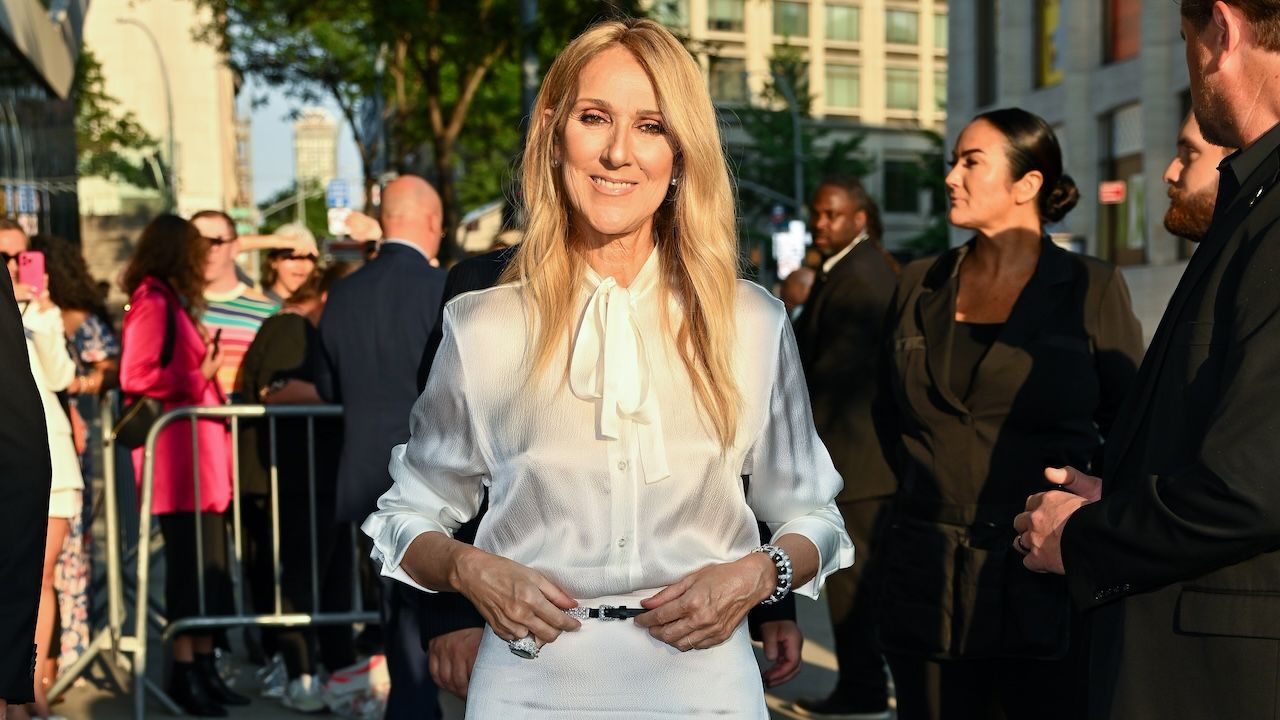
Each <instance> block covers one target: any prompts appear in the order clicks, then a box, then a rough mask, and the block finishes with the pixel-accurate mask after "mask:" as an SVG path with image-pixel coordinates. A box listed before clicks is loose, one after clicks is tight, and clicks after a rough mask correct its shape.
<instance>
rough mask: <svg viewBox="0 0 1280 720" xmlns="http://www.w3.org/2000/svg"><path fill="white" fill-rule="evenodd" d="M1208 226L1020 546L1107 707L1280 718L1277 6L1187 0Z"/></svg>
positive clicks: (1039, 501)
mask: <svg viewBox="0 0 1280 720" xmlns="http://www.w3.org/2000/svg"><path fill="white" fill-rule="evenodd" d="M1181 12H1182V33H1183V37H1184V38H1185V40H1186V44H1187V66H1188V69H1189V71H1190V76H1191V91H1192V104H1193V106H1194V111H1195V115H1196V118H1197V120H1198V121H1199V124H1200V129H1201V132H1202V133H1203V135H1204V138H1205V139H1206V140H1208V141H1209V142H1211V143H1214V144H1216V145H1220V146H1224V147H1231V146H1234V147H1239V148H1241V149H1240V151H1239V152H1237V153H1235V154H1233V155H1231V156H1230V157H1228V158H1227V159H1226V160H1224V161H1223V162H1222V164H1221V165H1220V166H1219V171H1220V177H1219V186H1218V193H1217V202H1216V205H1215V208H1214V215H1213V220H1212V223H1211V225H1210V227H1209V231H1208V234H1207V235H1206V236H1205V238H1204V240H1203V241H1202V242H1201V243H1200V246H1199V247H1198V248H1197V249H1196V251H1195V253H1194V254H1193V255H1192V257H1191V261H1190V263H1189V264H1188V266H1187V269H1186V271H1185V273H1184V274H1183V276H1182V280H1181V282H1180V283H1179V285H1178V288H1177V290H1176V291H1175V292H1174V294H1173V298H1172V299H1171V300H1170V301H1169V307H1168V309H1167V310H1166V311H1165V314H1164V318H1163V319H1162V320H1161V322H1160V327H1159V329H1157V330H1156V334H1155V338H1154V339H1153V340H1152V343H1151V347H1150V349H1149V350H1148V351H1147V356H1146V359H1145V360H1144V361H1143V363H1142V368H1141V370H1139V374H1138V379H1137V382H1136V383H1135V385H1134V388H1135V389H1134V390H1133V391H1132V393H1131V394H1130V396H1129V398H1128V400H1127V401H1126V402H1125V406H1124V407H1123V409H1122V410H1121V412H1120V416H1119V417H1118V418H1117V419H1116V422H1115V425H1114V427H1113V431H1112V437H1111V439H1110V441H1109V442H1108V443H1107V448H1106V459H1105V463H1104V468H1103V473H1102V477H1103V478H1104V479H1102V480H1099V479H1098V478H1095V477H1090V476H1088V475H1084V474H1083V473H1080V472H1078V471H1075V470H1074V469H1071V468H1066V469H1061V470H1056V469H1050V470H1047V471H1046V476H1047V477H1049V479H1050V480H1051V481H1053V482H1056V483H1059V484H1061V485H1064V486H1065V488H1066V489H1067V490H1069V491H1071V492H1049V493H1041V494H1039V495H1034V496H1032V497H1031V498H1030V499H1029V500H1028V501H1027V512H1025V513H1023V514H1021V515H1019V516H1018V517H1017V519H1016V520H1015V527H1016V528H1017V529H1018V531H1019V532H1020V533H1021V534H1020V535H1019V536H1018V538H1017V540H1016V543H1015V545H1016V546H1018V547H1020V548H1022V549H1023V550H1029V552H1028V554H1027V557H1026V558H1025V560H1024V562H1025V563H1026V565H1027V567H1029V568H1031V569H1033V570H1042V571H1048V572H1057V573H1063V572H1065V574H1066V576H1067V582H1068V585H1069V587H1070V588H1071V592H1072V596H1073V597H1074V599H1075V600H1076V602H1077V604H1078V605H1079V606H1080V607H1082V608H1085V609H1091V610H1092V612H1091V613H1090V615H1091V616H1092V626H1093V636H1092V658H1091V663H1090V687H1089V694H1090V711H1091V716H1092V717H1096V718H1126V719H1131V720H1142V719H1143V718H1189V719H1190V718H1262V717H1267V718H1271V717H1277V716H1280V700H1278V697H1280V680H1278V678H1280V477H1278V476H1277V467H1280V282H1278V279H1280V189H1278V188H1277V185H1278V184H1280V183H1278V181H1280V79H1278V78H1280V2H1278V1H1277V0H1227V1H1225V2H1209V1H1208V0H1183V2H1182V5H1181Z"/></svg>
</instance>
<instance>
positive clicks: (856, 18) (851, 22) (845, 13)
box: [827, 5, 862, 42]
mask: <svg viewBox="0 0 1280 720" xmlns="http://www.w3.org/2000/svg"><path fill="white" fill-rule="evenodd" d="M860 12H861V9H860V8H858V7H855V6H853V5H828V6H827V39H828V40H843V41H844V42H858V40H859V39H861V32H860V31H861V29H862V28H861V27H860V21H861V19H862V18H861V17H860Z"/></svg>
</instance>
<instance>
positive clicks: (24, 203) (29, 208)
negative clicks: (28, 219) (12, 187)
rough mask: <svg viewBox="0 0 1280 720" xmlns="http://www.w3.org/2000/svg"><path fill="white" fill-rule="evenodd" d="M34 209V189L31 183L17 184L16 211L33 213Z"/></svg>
mask: <svg viewBox="0 0 1280 720" xmlns="http://www.w3.org/2000/svg"><path fill="white" fill-rule="evenodd" d="M35 211H36V189H35V187H34V186H32V185H19V186H18V212H20V213H33V212H35Z"/></svg>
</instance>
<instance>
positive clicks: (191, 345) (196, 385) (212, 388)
mask: <svg viewBox="0 0 1280 720" xmlns="http://www.w3.org/2000/svg"><path fill="white" fill-rule="evenodd" d="M166 306H171V307H172V308H173V310H174V312H176V313H177V318H176V319H177V323H176V325H175V330H176V331H177V335H176V338H175V342H174V347H173V359H172V360H171V361H170V362H169V365H168V366H167V367H164V368H162V367H160V353H161V349H162V348H163V347H164V334H165V325H166V322H167V319H166V318H167V314H166V312H167V311H166V309H165V308H166ZM121 342H122V349H123V352H122V354H121V356H120V387H121V389H123V390H124V392H125V393H127V394H131V395H146V396H148V397H153V398H157V399H159V400H161V401H163V402H164V408H165V411H166V412H167V411H169V410H172V409H174V408H177V407H183V406H189V405H213V406H216V405H221V404H222V395H221V393H220V392H219V391H218V387H217V385H216V384H215V383H214V382H212V381H210V380H207V379H205V377H204V375H203V374H202V373H201V372H200V363H201V362H202V361H203V360H204V353H205V343H204V339H203V338H202V337H201V335H200V331H199V330H198V329H197V328H196V325H195V323H194V322H192V321H191V318H190V317H188V316H187V314H186V312H184V311H183V309H182V306H181V304H180V303H179V301H178V296H177V294H175V293H174V292H173V290H171V289H169V287H168V286H167V285H166V284H165V283H162V282H160V281H158V280H156V279H155V278H151V277H148V278H146V279H144V280H143V281H142V284H141V285H139V286H138V289H137V290H135V291H134V292H133V296H132V297H130V298H129V310H128V312H126V313H125V316H124V328H123V332H122V340H121ZM197 426H198V437H199V456H200V506H201V508H200V509H201V510H205V511H216V512H221V511H223V510H226V509H227V505H229V504H230V503H231V440H230V437H229V432H228V430H227V426H226V423H225V422H223V421H221V420H201V421H199V422H198V423H197ZM191 450H192V448H191V423H190V422H189V421H178V422H176V423H174V424H172V425H170V426H169V427H167V428H166V429H165V430H162V431H161V433H160V437H159V438H158V439H157V440H156V455H155V465H156V467H155V482H154V484H153V486H152V487H153V490H152V504H151V512H153V513H155V514H163V513H172V512H183V511H186V512H191V511H193V510H195V482H194V473H193V468H192V451H191ZM143 453H144V451H143V448H138V449H136V450H134V451H133V468H134V472H135V473H136V476H137V481H138V486H139V489H141V485H142V461H143Z"/></svg>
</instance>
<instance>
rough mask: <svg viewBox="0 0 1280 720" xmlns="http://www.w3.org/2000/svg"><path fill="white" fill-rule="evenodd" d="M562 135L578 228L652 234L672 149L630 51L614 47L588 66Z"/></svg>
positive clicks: (601, 237) (604, 236)
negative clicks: (654, 217)
mask: <svg viewBox="0 0 1280 720" xmlns="http://www.w3.org/2000/svg"><path fill="white" fill-rule="evenodd" d="M563 139H564V146H563V148H562V149H560V148H558V149H557V153H558V154H557V157H558V159H559V160H560V163H561V166H562V168H563V170H562V173H563V175H562V177H563V180H564V186H565V188H566V190H567V192H568V195H569V203H570V205H571V206H572V208H573V215H574V218H575V227H576V229H577V230H578V232H580V233H582V234H583V235H585V236H587V237H586V239H587V240H589V241H595V242H607V241H608V240H609V239H612V238H616V237H620V236H634V237H644V236H647V235H648V234H649V233H651V232H652V228H653V216H654V213H656V212H657V210H658V207H659V206H660V205H661V204H662V201H663V199H664V198H665V197H666V195H667V191H668V190H669V189H670V187H671V177H672V172H673V166H674V164H675V152H674V150H673V148H672V144H671V141H670V137H669V136H668V134H667V130H666V125H665V123H664V121H663V117H662V113H661V112H659V111H658V97H657V94H656V93H655V92H654V90H653V83H651V82H649V76H648V75H646V74H645V72H644V69H643V68H641V67H640V63H638V62H636V59H635V58H634V57H632V55H631V53H630V52H629V51H627V50H626V49H624V48H621V47H614V48H610V49H609V50H606V51H604V52H602V53H600V54H599V55H597V56H596V57H595V58H593V59H592V60H591V61H590V62H589V63H587V66H586V67H585V68H583V70H582V74H581V75H580V76H579V77H578V94H577V99H576V100H575V102H574V105H573V109H572V110H571V112H570V114H569V120H568V122H567V123H566V125H565V128H564V135H563ZM577 220H581V222H576V221H577ZM592 236H594V237H592Z"/></svg>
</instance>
